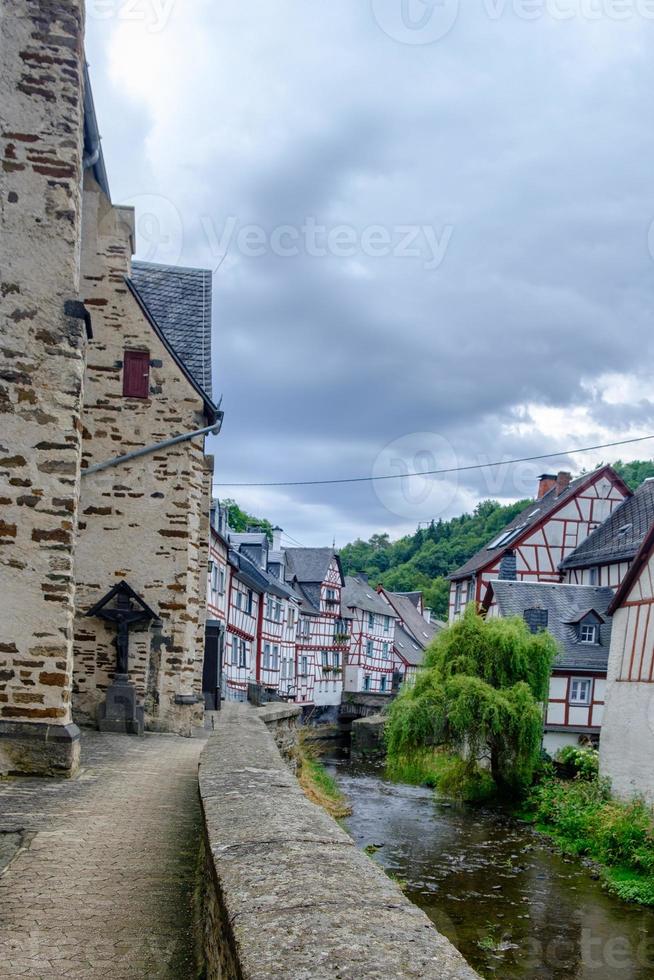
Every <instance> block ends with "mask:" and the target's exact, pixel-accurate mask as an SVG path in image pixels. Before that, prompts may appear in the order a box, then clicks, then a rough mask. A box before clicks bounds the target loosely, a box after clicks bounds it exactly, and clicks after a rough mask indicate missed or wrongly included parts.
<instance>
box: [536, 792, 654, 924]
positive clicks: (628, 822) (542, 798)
mask: <svg viewBox="0 0 654 980" xmlns="http://www.w3.org/2000/svg"><path fill="white" fill-rule="evenodd" d="M528 807H529V810H530V812H531V814H532V818H533V819H534V821H535V822H536V823H537V825H538V826H539V827H540V828H541V829H543V830H545V831H546V833H548V834H549V835H550V836H551V837H553V838H554V840H555V841H556V842H557V844H558V845H559V846H560V847H561V849H562V850H563V851H564V852H566V853H569V854H575V855H587V856H588V857H591V858H593V859H594V860H596V861H597V862H599V863H600V864H601V865H602V866H603V869H604V880H605V882H606V884H607V887H608V888H609V889H610V890H611V891H612V892H614V893H615V894H617V895H619V896H620V897H621V898H624V899H625V900H627V901H634V902H640V903H641V904H645V905H651V904H654V812H653V811H652V809H651V808H650V807H649V806H648V805H647V804H646V803H645V802H644V801H643V800H641V799H636V800H632V801H631V802H628V803H622V802H620V801H619V800H615V799H613V798H612V797H611V790H610V784H609V782H608V780H605V779H601V778H597V777H596V778H582V777H577V778H576V779H574V780H573V781H564V780H560V779H554V778H552V777H549V778H546V779H545V780H543V781H542V782H541V783H540V784H539V785H538V786H536V787H535V788H534V789H533V790H532V792H531V795H530V797H529V800H528Z"/></svg>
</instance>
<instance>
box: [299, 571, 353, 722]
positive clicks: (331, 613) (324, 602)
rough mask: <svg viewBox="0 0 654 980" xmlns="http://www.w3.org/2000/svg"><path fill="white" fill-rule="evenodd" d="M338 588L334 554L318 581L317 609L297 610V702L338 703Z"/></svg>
mask: <svg viewBox="0 0 654 980" xmlns="http://www.w3.org/2000/svg"><path fill="white" fill-rule="evenodd" d="M342 588H343V578H342V575H341V570H340V564H339V562H338V560H337V559H336V557H334V558H332V560H331V561H330V563H329V568H328V571H327V574H326V576H325V579H324V581H323V582H321V583H320V610H316V611H315V613H313V612H312V613H307V612H304V611H303V612H302V614H301V623H300V629H299V631H298V639H297V663H296V670H297V680H298V684H297V688H298V694H297V699H296V700H297V703H299V704H315V705H317V706H320V705H337V704H340V701H341V694H342V691H343V666H344V664H345V660H346V656H347V648H348V639H347V636H348V634H347V633H346V632H343V630H342V621H341V591H342ZM304 658H306V662H305V660H304ZM305 666H306V673H305Z"/></svg>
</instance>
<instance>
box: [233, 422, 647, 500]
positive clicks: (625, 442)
mask: <svg viewBox="0 0 654 980" xmlns="http://www.w3.org/2000/svg"><path fill="white" fill-rule="evenodd" d="M648 439H654V435H650V436H638V438H636V439H621V440H619V441H618V442H604V443H601V444H600V445H598V446H585V447H584V448H583V449H566V450H562V451H560V452H557V453H542V454H541V455H540V456H521V457H520V458H519V459H502V460H498V461H497V462H495V463H472V464H470V465H469V466H451V467H449V469H443V470H422V471H418V472H415V473H391V474H389V475H388V476H351V477H343V478H341V479H333V480H278V481H276V482H272V483H217V484H216V486H219V487H223V488H230V487H324V486H333V485H334V484H337V483H374V482H375V481H381V480H405V479H407V478H408V477H412V476H444V475H445V474H447V473H466V472H469V471H470V470H483V469H486V468H487V467H490V466H512V465H513V464H514V463H533V462H537V461H538V460H541V459H555V458H556V457H557V456H574V455H575V453H590V452H593V451H594V450H596V449H613V448H615V447H616V446H630V445H632V444H633V443H635V442H646V441H647V440H648Z"/></svg>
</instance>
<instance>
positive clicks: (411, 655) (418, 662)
mask: <svg viewBox="0 0 654 980" xmlns="http://www.w3.org/2000/svg"><path fill="white" fill-rule="evenodd" d="M378 592H379V595H380V598H381V599H382V600H383V601H384V603H386V605H387V607H388V608H390V610H391V611H392V614H393V616H394V617H395V628H394V631H393V675H394V677H393V686H394V687H397V686H398V685H399V684H400V683H402V682H403V681H405V680H411V678H412V677H415V675H416V674H417V672H418V670H419V669H420V667H421V666H422V663H423V661H424V657H425V651H426V649H427V647H428V646H429V644H430V643H431V641H432V640H433V639H434V637H435V636H436V635H437V633H439V632H440V631H441V630H443V629H445V623H440V622H438V620H434V621H432V619H431V616H430V615H429V614H428V613H427V612H426V611H425V609H424V605H423V601H422V593H421V592H390V591H389V590H388V589H384V588H383V587H382V586H379V588H378Z"/></svg>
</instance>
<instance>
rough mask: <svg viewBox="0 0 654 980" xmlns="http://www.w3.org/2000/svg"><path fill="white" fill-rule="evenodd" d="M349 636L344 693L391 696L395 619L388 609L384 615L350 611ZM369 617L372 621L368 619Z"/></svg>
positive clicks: (354, 609) (389, 608)
mask: <svg viewBox="0 0 654 980" xmlns="http://www.w3.org/2000/svg"><path fill="white" fill-rule="evenodd" d="M350 614H351V615H352V619H351V624H352V625H351V627H350V629H351V633H350V643H349V649H348V653H347V667H346V669H345V685H344V689H345V690H346V691H350V692H355V693H360V692H361V693H371V694H389V695H390V694H391V692H392V689H393V672H394V669H395V668H394V663H393V638H394V633H395V622H396V617H395V616H394V615H393V611H392V609H391V607H390V606H389V607H388V612H387V613H386V614H383V615H382V613H375V612H367V611H366V610H364V609H359V608H356V607H354V608H353V609H352V610H350ZM371 617H372V619H371Z"/></svg>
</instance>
